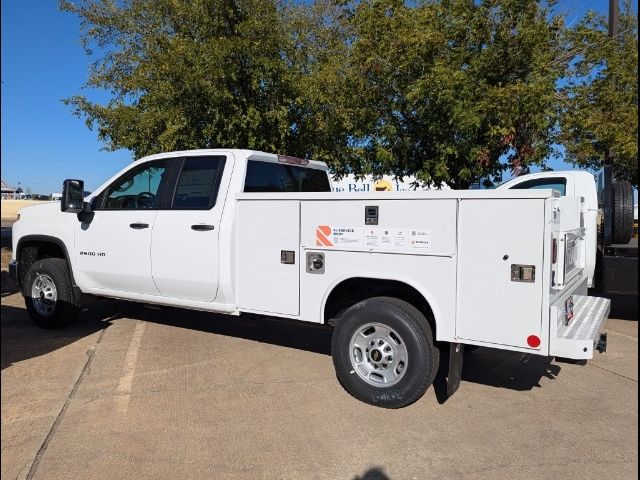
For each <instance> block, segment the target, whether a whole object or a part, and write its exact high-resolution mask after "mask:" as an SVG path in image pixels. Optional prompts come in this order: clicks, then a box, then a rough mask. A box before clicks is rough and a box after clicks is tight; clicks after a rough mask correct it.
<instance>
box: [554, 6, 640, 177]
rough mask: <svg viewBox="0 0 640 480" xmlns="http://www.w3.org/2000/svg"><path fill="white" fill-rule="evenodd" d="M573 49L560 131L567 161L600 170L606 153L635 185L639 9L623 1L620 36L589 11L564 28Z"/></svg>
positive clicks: (601, 17)
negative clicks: (579, 19)
mask: <svg viewBox="0 0 640 480" xmlns="http://www.w3.org/2000/svg"><path fill="white" fill-rule="evenodd" d="M568 40H569V49H570V51H572V52H574V55H575V56H574V57H573V59H572V62H571V64H570V70H569V80H568V82H567V84H566V85H565V86H564V87H563V88H561V94H562V102H561V103H560V108H561V110H562V114H563V117H562V133H561V140H562V142H563V144H564V146H565V147H566V158H567V160H569V161H571V162H573V163H575V164H577V165H579V166H581V167H585V168H591V169H598V168H600V167H601V166H602V164H603V161H604V160H605V156H606V155H607V153H608V152H609V153H610V155H612V157H613V161H614V165H615V167H614V171H615V175H616V177H617V178H618V179H620V180H628V181H630V182H631V183H633V184H634V185H637V184H638V14H637V12H634V11H633V8H632V6H631V3H630V2H626V3H625V6H624V8H623V11H622V12H621V14H620V17H619V27H618V35H617V36H616V37H615V38H610V37H609V35H608V31H607V19H606V18H605V17H603V16H601V15H598V14H596V13H595V12H589V13H588V14H587V15H586V16H585V18H584V19H583V21H582V22H580V23H579V24H578V25H577V26H576V27H575V28H573V29H571V30H570V31H569V32H568Z"/></svg>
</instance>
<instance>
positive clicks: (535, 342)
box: [527, 335, 540, 348]
mask: <svg viewBox="0 0 640 480" xmlns="http://www.w3.org/2000/svg"><path fill="white" fill-rule="evenodd" d="M527 345H529V346H530V347H531V348H538V347H539V346H540V337H538V336H537V335H529V336H528V337H527Z"/></svg>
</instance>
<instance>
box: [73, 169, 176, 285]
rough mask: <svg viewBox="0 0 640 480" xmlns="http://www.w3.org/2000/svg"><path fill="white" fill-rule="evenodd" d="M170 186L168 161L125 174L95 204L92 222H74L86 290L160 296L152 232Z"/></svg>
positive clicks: (77, 250)
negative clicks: (153, 263) (154, 275)
mask: <svg viewBox="0 0 640 480" xmlns="http://www.w3.org/2000/svg"><path fill="white" fill-rule="evenodd" d="M167 182H168V175H167V161H166V160H158V161H151V162H146V163H143V164H142V165H139V166H137V167H133V168H132V169H130V170H128V171H126V172H125V173H124V174H123V175H121V176H120V177H119V178H118V179H117V180H115V181H114V182H112V183H111V185H109V186H108V187H107V188H106V189H105V190H104V191H103V192H102V193H101V194H100V195H99V196H98V197H97V198H96V199H95V201H94V202H93V210H94V212H93V218H92V219H91V221H90V222H82V223H81V222H78V224H77V225H78V226H77V227H76V235H75V255H76V260H77V264H78V267H79V268H78V275H80V276H81V277H82V281H81V284H82V285H83V286H86V287H88V288H90V289H100V290H115V291H120V292H127V293H135V294H147V295H158V289H157V288H156V286H155V284H154V282H153V279H152V278H151V259H150V256H149V249H150V247H151V231H152V229H153V224H154V221H155V218H156V215H157V213H158V206H159V203H160V200H161V198H162V193H163V191H164V189H165V188H166V185H167Z"/></svg>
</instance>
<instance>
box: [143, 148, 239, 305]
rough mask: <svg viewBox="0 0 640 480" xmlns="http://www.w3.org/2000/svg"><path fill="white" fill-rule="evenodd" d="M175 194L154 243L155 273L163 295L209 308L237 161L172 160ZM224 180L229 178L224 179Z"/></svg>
mask: <svg viewBox="0 0 640 480" xmlns="http://www.w3.org/2000/svg"><path fill="white" fill-rule="evenodd" d="M171 162H172V164H173V168H174V173H173V178H174V180H173V184H172V187H173V190H172V191H173V193H172V194H171V198H170V203H169V206H168V208H166V209H164V210H160V211H159V212H158V215H157V217H156V220H155V224H154V226H153V233H152V238H151V270H152V273H153V281H154V282H155V284H156V285H157V286H158V290H159V291H160V295H162V296H164V297H170V298H180V299H185V300H200V301H206V302H210V301H213V300H214V299H215V298H216V292H217V289H218V280H219V272H218V267H219V261H218V260H219V257H218V256H219V251H218V250H219V249H218V238H219V231H220V219H221V217H222V212H223V207H224V198H225V196H226V194H227V188H228V184H229V180H228V177H229V176H230V175H231V170H232V169H233V163H234V160H233V156H232V155H231V154H227V155H212V156H197V157H196V156H193V157H182V158H176V159H173V160H171ZM223 177H224V178H223Z"/></svg>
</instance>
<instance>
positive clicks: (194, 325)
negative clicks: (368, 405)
mask: <svg viewBox="0 0 640 480" xmlns="http://www.w3.org/2000/svg"><path fill="white" fill-rule="evenodd" d="M120 308H121V310H120V315H121V316H123V317H127V318H136V319H139V320H144V321H147V322H151V323H159V324H164V325H170V326H175V327H181V328H189V329H192V330H198V331H202V332H206V333H212V334H215V335H225V336H231V337H236V338H242V339H245V340H252V341H256V342H261V343H268V344H271V345H278V346H282V347H288V348H295V349H298V350H304V351H308V352H314V353H320V354H323V355H331V334H332V328H331V327H327V326H324V325H315V324H309V323H307V322H299V321H292V320H283V319H281V318H276V317H266V316H259V315H242V316H240V317H230V316H228V315H219V314H211V313H205V312H194V311H187V310H180V309H174V308H162V309H161V310H155V309H149V308H145V307H143V306H141V305H137V304H131V303H125V302H122V303H121V306H120ZM447 367H448V353H443V354H442V357H441V362H440V369H439V371H438V375H437V376H436V380H435V381H434V385H433V388H434V391H435V393H436V397H437V398H438V402H439V403H444V402H445V401H446V395H447V394H446V391H447V387H446V375H447ZM559 372H560V367H559V366H558V365H554V364H552V363H551V358H548V357H541V356H538V355H530V354H526V353H519V352H510V351H506V350H496V349H491V348H478V349H477V350H474V351H473V352H470V353H468V354H466V355H465V359H464V366H463V369H462V382H463V383H464V382H473V383H479V384H483V385H488V386H492V387H496V388H507V389H510V390H519V391H524V390H532V389H533V388H535V387H540V386H541V385H540V379H541V378H543V377H545V378H550V379H553V378H555V377H556V376H557V375H558V373H559Z"/></svg>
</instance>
